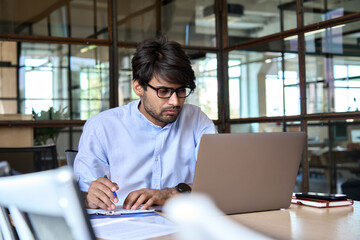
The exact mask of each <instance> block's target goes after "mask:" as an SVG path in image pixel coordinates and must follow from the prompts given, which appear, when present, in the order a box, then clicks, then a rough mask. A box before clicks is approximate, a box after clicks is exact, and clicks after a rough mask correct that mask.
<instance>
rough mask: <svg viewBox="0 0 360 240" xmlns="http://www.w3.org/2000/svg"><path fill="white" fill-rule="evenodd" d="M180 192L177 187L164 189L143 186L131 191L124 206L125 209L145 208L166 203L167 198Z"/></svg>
mask: <svg viewBox="0 0 360 240" xmlns="http://www.w3.org/2000/svg"><path fill="white" fill-rule="evenodd" d="M176 194H178V191H177V190H176V189H175V188H168V189H163V190H158V189H149V188H143V189H140V190H136V191H133V192H131V193H129V195H128V196H127V197H126V199H125V201H124V204H123V207H124V208H125V209H132V210H135V209H138V207H140V205H141V204H143V205H142V206H141V208H140V209H142V210H145V209H148V208H149V207H150V206H153V205H160V206H161V205H164V203H165V202H166V200H167V199H169V198H170V197H171V196H173V195H176Z"/></svg>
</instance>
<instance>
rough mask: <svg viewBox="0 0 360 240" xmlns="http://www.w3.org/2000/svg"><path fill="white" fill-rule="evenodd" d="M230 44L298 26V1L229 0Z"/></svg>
mask: <svg viewBox="0 0 360 240" xmlns="http://www.w3.org/2000/svg"><path fill="white" fill-rule="evenodd" d="M227 11H228V19H227V20H228V34H229V44H230V45H235V44H239V43H241V42H245V41H247V40H251V39H254V38H259V37H263V36H266V35H270V34H273V33H277V32H280V31H284V30H288V29H292V28H296V2H295V1H292V0H285V1H283V0H275V1H261V3H260V2H257V1H255V2H254V1H237V0H228V1H227Z"/></svg>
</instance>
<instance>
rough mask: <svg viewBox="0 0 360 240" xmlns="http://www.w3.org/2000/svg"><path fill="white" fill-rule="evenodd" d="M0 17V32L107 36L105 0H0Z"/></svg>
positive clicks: (75, 36)
mask: <svg viewBox="0 0 360 240" xmlns="http://www.w3.org/2000/svg"><path fill="white" fill-rule="evenodd" d="M0 16H1V21H0V34H1V33H6V34H21V35H33V36H53V37H74V38H96V39H108V6H107V1H106V0H73V1H61V2H59V1H56V0H46V1H41V0H36V1H13V0H1V1H0Z"/></svg>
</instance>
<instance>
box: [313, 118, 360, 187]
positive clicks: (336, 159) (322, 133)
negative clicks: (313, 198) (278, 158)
mask: <svg viewBox="0 0 360 240" xmlns="http://www.w3.org/2000/svg"><path fill="white" fill-rule="evenodd" d="M308 139H309V142H308V144H309V146H308V150H309V151H308V152H309V154H308V159H309V176H310V190H311V191H315V192H319V191H322V192H324V191H325V192H328V193H330V192H342V184H343V183H345V182H347V181H352V180H354V179H358V180H359V179H360V152H359V149H360V148H359V146H360V145H359V143H360V122H359V121H353V120H338V121H311V122H309V128H308Z"/></svg>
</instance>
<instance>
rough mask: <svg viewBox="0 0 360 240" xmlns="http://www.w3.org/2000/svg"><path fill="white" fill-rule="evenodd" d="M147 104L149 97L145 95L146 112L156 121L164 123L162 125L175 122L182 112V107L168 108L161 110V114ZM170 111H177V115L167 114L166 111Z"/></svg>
mask: <svg viewBox="0 0 360 240" xmlns="http://www.w3.org/2000/svg"><path fill="white" fill-rule="evenodd" d="M147 103H148V101H147V97H146V94H144V95H143V104H144V109H145V111H146V112H147V113H148V114H149V115H150V116H151V117H152V118H154V119H155V120H157V121H159V122H162V123H166V124H168V123H173V122H175V121H176V119H177V117H178V116H179V114H180V112H181V107H180V106H173V107H167V108H164V109H161V110H160V112H157V111H156V110H155V108H154V107H153V106H151V105H148V104H147ZM169 110H174V111H177V113H176V114H173V115H169V114H166V111H169Z"/></svg>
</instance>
